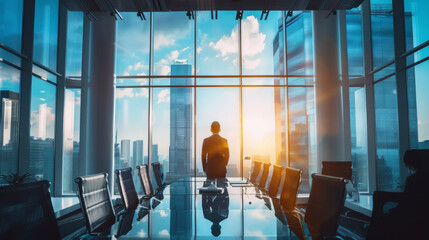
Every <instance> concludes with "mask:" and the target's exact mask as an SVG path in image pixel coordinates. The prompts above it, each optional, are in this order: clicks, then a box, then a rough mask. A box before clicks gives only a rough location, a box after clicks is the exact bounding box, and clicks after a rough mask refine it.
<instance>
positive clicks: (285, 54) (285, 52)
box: [282, 11, 290, 166]
mask: <svg viewBox="0 0 429 240" xmlns="http://www.w3.org/2000/svg"><path fill="white" fill-rule="evenodd" d="M282 17H283V19H282V21H283V56H284V60H283V61H284V63H283V68H284V71H285V75H286V76H287V75H288V63H287V35H286V34H287V32H286V12H285V11H283V13H282ZM285 81H286V87H285V101H286V102H285V103H284V104H285V106H286V116H285V117H286V119H285V125H286V126H285V129H286V133H285V136H286V146H284V147H285V151H286V154H285V155H286V162H285V166H290V154H289V148H290V146H289V139H290V136H289V127H290V126H289V77H286V79H285Z"/></svg>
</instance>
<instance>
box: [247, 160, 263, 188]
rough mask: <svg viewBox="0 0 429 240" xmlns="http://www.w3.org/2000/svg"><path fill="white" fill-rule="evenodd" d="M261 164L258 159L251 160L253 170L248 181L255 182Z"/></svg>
mask: <svg viewBox="0 0 429 240" xmlns="http://www.w3.org/2000/svg"><path fill="white" fill-rule="evenodd" d="M261 166H262V163H261V162H259V161H253V170H252V173H251V174H250V182H251V183H253V184H255V183H256V179H257V178H258V176H259V174H260V172H261Z"/></svg>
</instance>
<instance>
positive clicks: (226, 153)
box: [223, 139, 229, 166]
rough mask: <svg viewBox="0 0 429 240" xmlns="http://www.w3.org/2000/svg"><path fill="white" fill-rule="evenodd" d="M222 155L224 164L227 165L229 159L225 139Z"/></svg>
mask: <svg viewBox="0 0 429 240" xmlns="http://www.w3.org/2000/svg"><path fill="white" fill-rule="evenodd" d="M223 151H224V153H223V154H224V157H225V166H226V165H228V161H229V147H228V140H226V139H225V146H224V149H223Z"/></svg>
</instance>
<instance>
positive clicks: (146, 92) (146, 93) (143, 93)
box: [135, 88, 149, 98]
mask: <svg viewBox="0 0 429 240" xmlns="http://www.w3.org/2000/svg"><path fill="white" fill-rule="evenodd" d="M136 91H137V92H136V94H135V96H136V97H146V98H147V97H149V90H148V89H147V88H142V89H140V90H136Z"/></svg>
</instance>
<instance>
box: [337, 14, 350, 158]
mask: <svg viewBox="0 0 429 240" xmlns="http://www.w3.org/2000/svg"><path fill="white" fill-rule="evenodd" d="M338 18H339V31H340V32H339V33H340V47H341V76H342V79H341V87H342V105H343V127H344V155H345V160H346V161H351V160H352V156H351V132H350V131H351V127H350V92H349V62H348V49H347V19H346V11H345V10H342V11H339V14H338Z"/></svg>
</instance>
